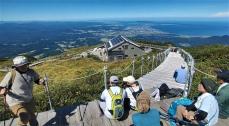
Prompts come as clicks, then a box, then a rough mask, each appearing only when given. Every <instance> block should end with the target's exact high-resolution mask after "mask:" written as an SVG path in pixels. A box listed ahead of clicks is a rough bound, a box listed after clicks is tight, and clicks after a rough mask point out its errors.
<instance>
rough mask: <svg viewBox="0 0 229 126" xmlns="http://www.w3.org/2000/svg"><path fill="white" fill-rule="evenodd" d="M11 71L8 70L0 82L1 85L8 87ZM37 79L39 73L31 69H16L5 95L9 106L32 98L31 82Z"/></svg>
mask: <svg viewBox="0 0 229 126" xmlns="http://www.w3.org/2000/svg"><path fill="white" fill-rule="evenodd" d="M11 74H12V73H11V72H8V73H7V74H6V76H5V77H4V78H3V80H2V82H1V83H0V86H1V87H8V85H9V84H10V78H11ZM38 79H39V75H38V74H37V73H36V72H35V71H34V70H32V69H29V70H28V71H27V72H25V73H19V72H18V71H16V76H15V79H14V81H13V84H12V87H11V89H10V91H9V93H8V94H7V95H6V102H7V104H8V105H9V106H14V105H16V104H18V103H28V102H30V101H31V100H32V92H33V82H34V81H36V80H38Z"/></svg>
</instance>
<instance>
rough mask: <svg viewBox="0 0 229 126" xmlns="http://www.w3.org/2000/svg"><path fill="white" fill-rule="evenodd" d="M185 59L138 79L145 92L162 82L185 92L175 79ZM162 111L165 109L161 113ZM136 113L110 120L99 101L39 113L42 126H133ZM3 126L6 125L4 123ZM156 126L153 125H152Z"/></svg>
mask: <svg viewBox="0 0 229 126" xmlns="http://www.w3.org/2000/svg"><path fill="white" fill-rule="evenodd" d="M182 63H185V62H184V59H183V58H182V57H181V56H180V54H177V53H174V52H170V53H169V55H168V57H167V58H166V59H165V60H164V62H163V63H162V64H160V65H159V66H158V67H157V68H156V69H155V70H153V71H151V72H149V73H148V74H146V75H144V76H142V77H141V78H139V79H138V81H139V83H140V84H142V86H143V87H144V89H146V90H148V91H151V89H152V88H153V87H158V86H159V85H160V84H162V83H166V84H167V85H168V86H169V87H170V88H181V89H184V87H185V85H184V84H179V83H176V82H175V81H174V79H173V73H174V71H175V69H177V68H179V67H180V66H181V64H182ZM173 100H174V99H166V100H164V101H159V102H154V101H153V100H152V102H151V107H153V108H157V109H158V110H160V105H161V103H163V102H166V103H167V104H170V103H171V101H173ZM160 111H162V110H160ZM133 113H135V112H134V111H132V110H130V111H127V112H126V115H125V118H124V119H123V120H120V121H118V120H110V119H108V118H106V117H105V116H104V115H103V113H102V112H101V110H100V108H99V105H98V101H97V100H95V101H92V102H88V103H86V104H81V105H72V106H66V107H63V108H60V109H56V110H55V111H54V110H53V111H46V112H41V113H38V114H37V119H38V121H39V125H40V126H130V125H132V119H131V115H132V114H133ZM15 125H16V121H15V120H13V119H10V120H7V121H6V126H15ZM228 125H229V119H227V120H219V123H218V124H217V126H228ZM0 126H3V122H0ZM152 126H153V125H152Z"/></svg>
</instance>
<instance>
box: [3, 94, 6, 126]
mask: <svg viewBox="0 0 229 126" xmlns="http://www.w3.org/2000/svg"><path fill="white" fill-rule="evenodd" d="M3 98H4V113H3V115H4V126H6V119H5V117H6V94H4V95H3Z"/></svg>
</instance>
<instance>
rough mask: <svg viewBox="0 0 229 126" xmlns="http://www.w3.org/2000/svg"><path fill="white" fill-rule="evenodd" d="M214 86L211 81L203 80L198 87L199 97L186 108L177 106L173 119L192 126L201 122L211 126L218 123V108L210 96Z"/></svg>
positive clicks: (215, 101)
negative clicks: (186, 122) (183, 121)
mask: <svg viewBox="0 0 229 126" xmlns="http://www.w3.org/2000/svg"><path fill="white" fill-rule="evenodd" d="M215 86H216V84H215V82H214V81H213V80H210V79H206V78H203V79H202V80H201V83H200V84H199V85H198V91H199V92H200V96H199V97H198V98H197V100H196V101H194V102H193V103H192V104H191V105H188V106H186V107H184V106H182V105H179V106H177V111H176V115H175V118H176V119H177V120H179V122H181V121H182V120H187V121H188V122H190V123H191V124H193V125H200V122H201V121H204V122H205V123H208V126H213V125H215V124H216V123H217V121H218V116H219V107H218V103H217V100H216V99H215V97H214V96H213V95H212V94H211V92H212V91H213V90H214V88H215Z"/></svg>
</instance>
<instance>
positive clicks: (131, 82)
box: [123, 76, 136, 84]
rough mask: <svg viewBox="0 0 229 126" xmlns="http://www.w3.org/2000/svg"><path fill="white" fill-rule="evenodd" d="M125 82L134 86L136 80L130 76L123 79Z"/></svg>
mask: <svg viewBox="0 0 229 126" xmlns="http://www.w3.org/2000/svg"><path fill="white" fill-rule="evenodd" d="M123 81H124V82H127V83H129V84H133V83H135V82H136V80H135V78H134V77H133V76H128V77H124V78H123Z"/></svg>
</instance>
